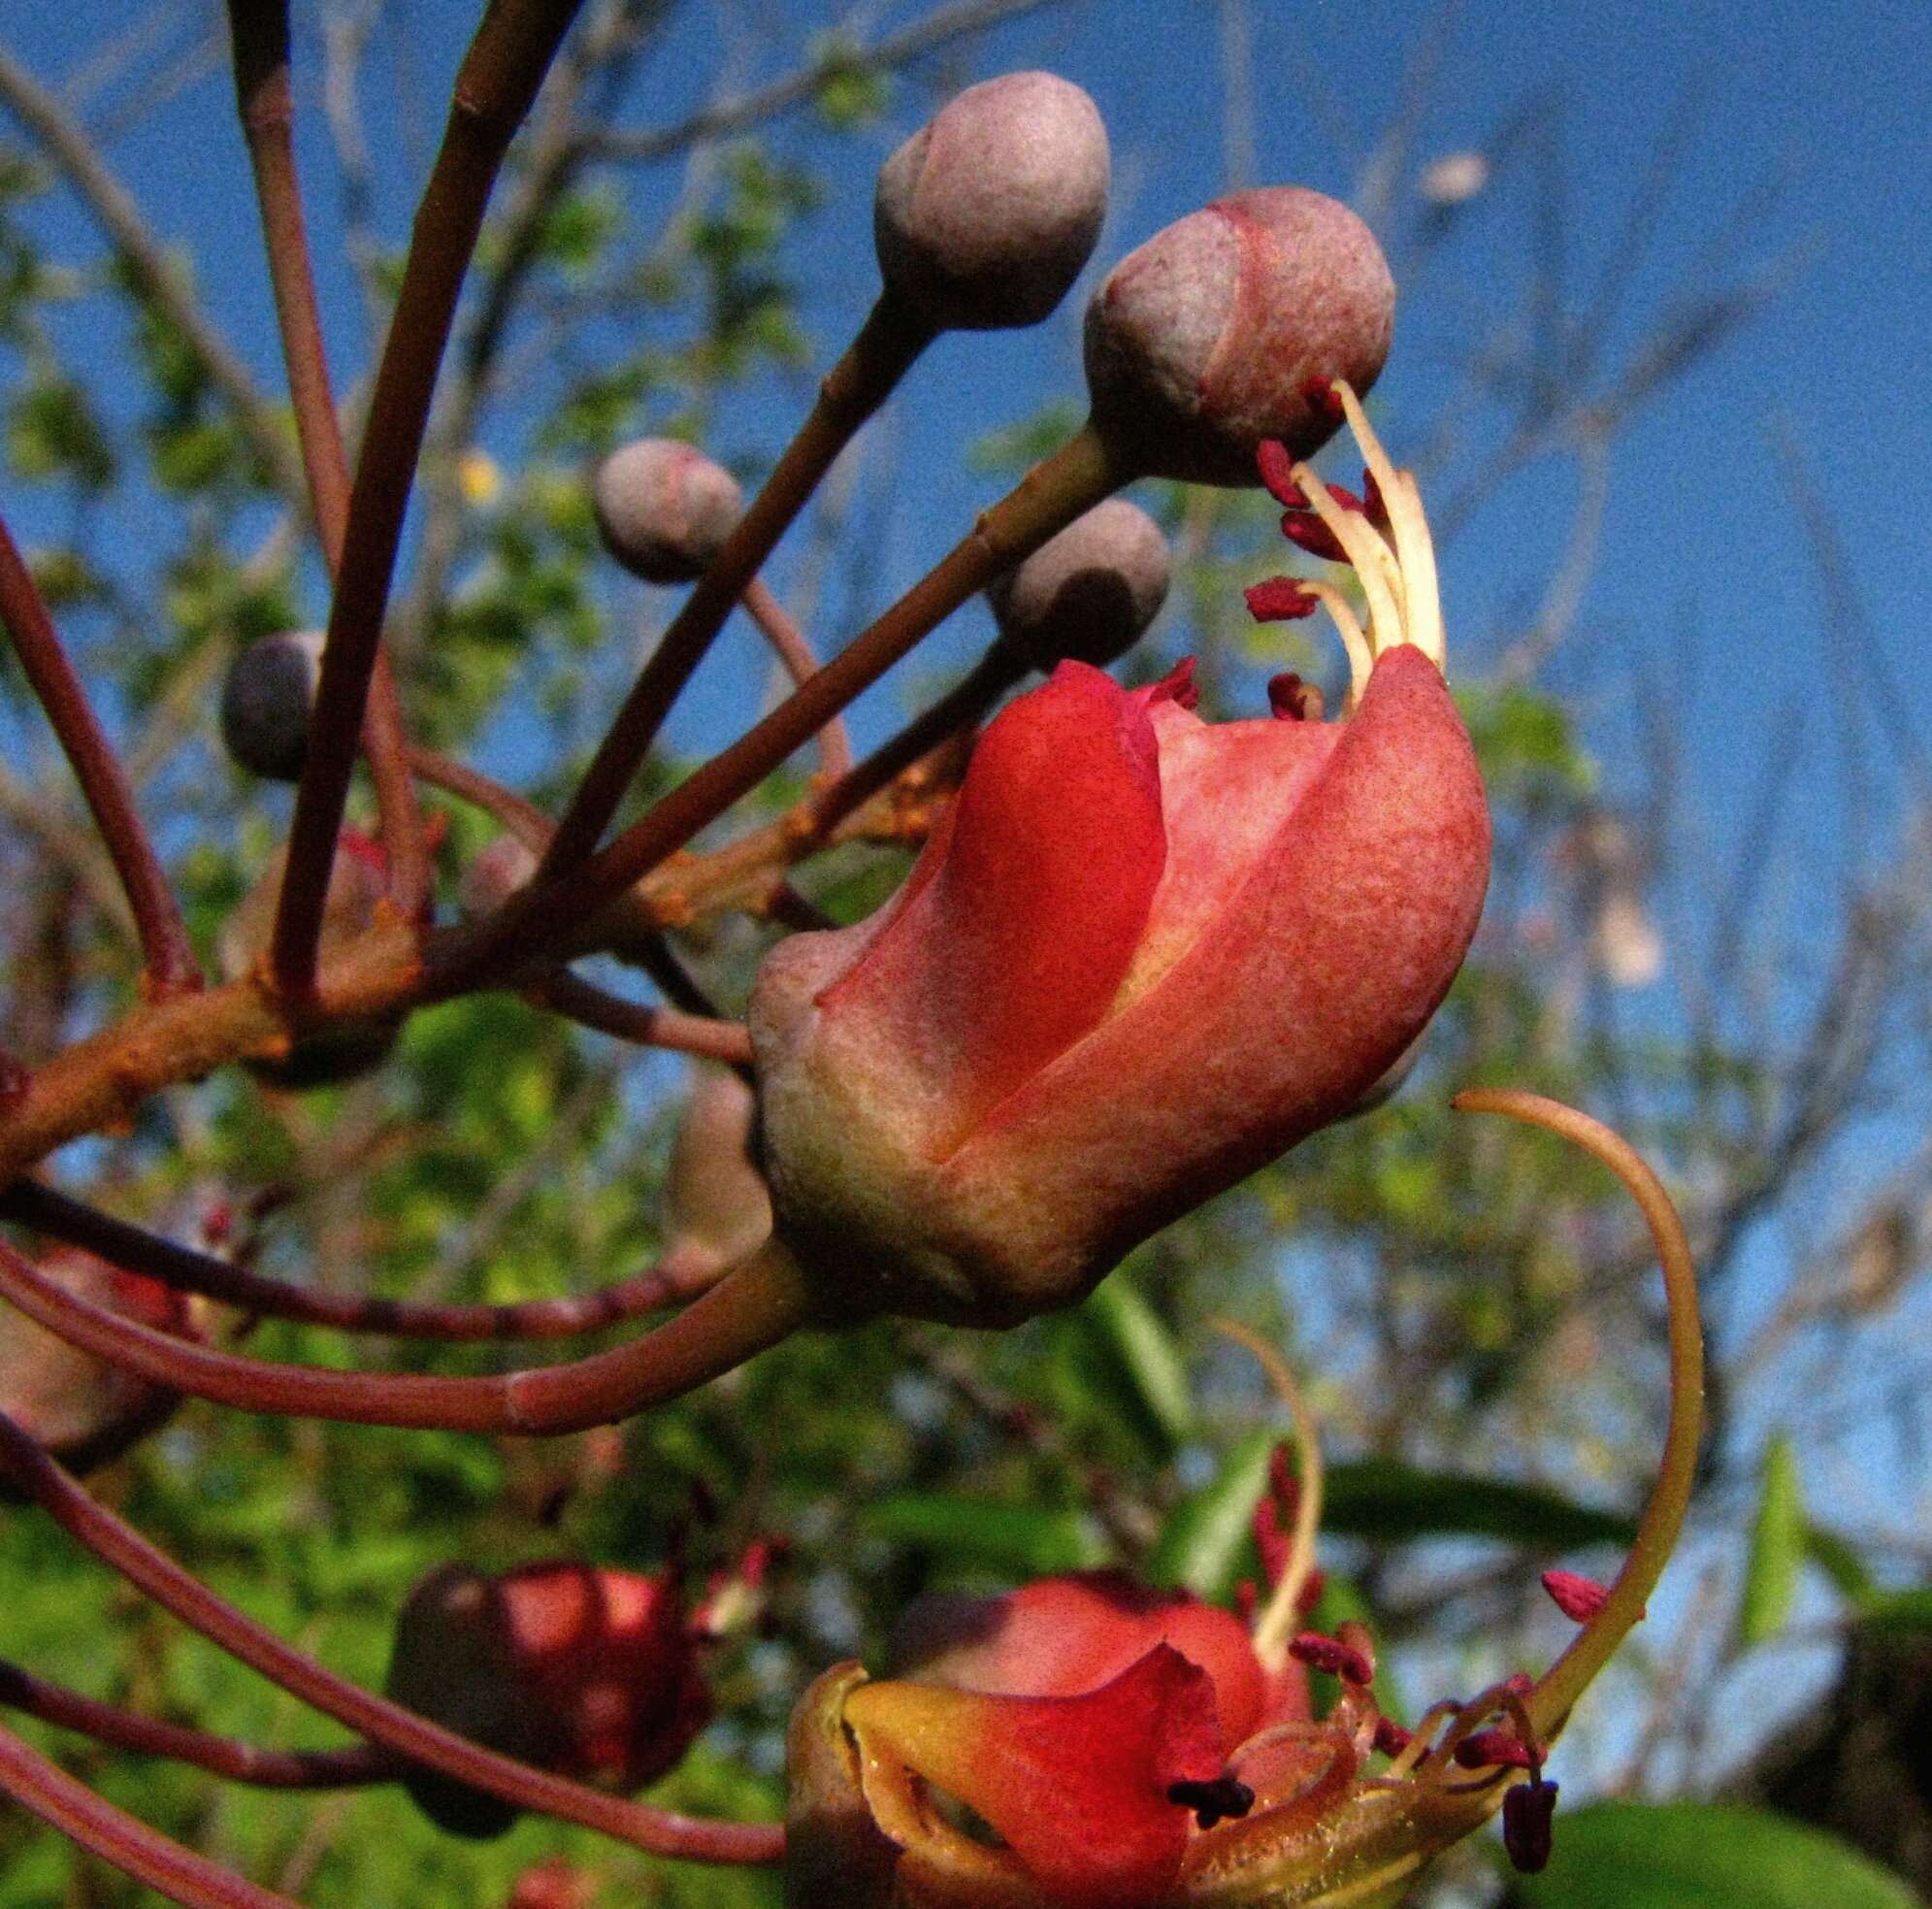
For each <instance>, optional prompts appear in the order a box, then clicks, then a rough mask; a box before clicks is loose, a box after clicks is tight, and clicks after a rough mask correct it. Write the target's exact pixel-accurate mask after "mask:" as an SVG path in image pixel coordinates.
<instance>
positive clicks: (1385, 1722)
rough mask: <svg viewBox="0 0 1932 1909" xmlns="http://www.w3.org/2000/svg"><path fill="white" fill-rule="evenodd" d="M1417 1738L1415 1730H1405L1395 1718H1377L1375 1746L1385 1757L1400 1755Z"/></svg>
mask: <svg viewBox="0 0 1932 1909" xmlns="http://www.w3.org/2000/svg"><path fill="white" fill-rule="evenodd" d="M1415 1740H1416V1733H1415V1731H1414V1730H1405V1729H1404V1728H1402V1727H1401V1725H1400V1724H1398V1723H1397V1722H1396V1721H1395V1720H1394V1718H1392V1717H1378V1718H1376V1720H1375V1747H1376V1749H1378V1750H1379V1751H1381V1753H1382V1754H1383V1755H1384V1756H1385V1757H1399V1756H1400V1755H1401V1754H1402V1752H1403V1751H1405V1750H1406V1749H1408V1747H1409V1745H1410V1744H1412V1743H1413V1742H1415Z"/></svg>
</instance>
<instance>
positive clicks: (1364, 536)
mask: <svg viewBox="0 0 1932 1909" xmlns="http://www.w3.org/2000/svg"><path fill="white" fill-rule="evenodd" d="M1294 480H1295V482H1296V483H1298V484H1299V485H1300V486H1301V489H1302V493H1303V495H1304V496H1305V497H1306V498H1307V499H1308V508H1309V509H1310V510H1313V511H1314V512H1315V514H1316V515H1317V516H1318V517H1320V518H1321V519H1322V521H1323V523H1325V524H1326V526H1327V527H1328V529H1329V530H1330V531H1332V532H1333V533H1334V537H1335V542H1336V543H1339V544H1340V545H1341V546H1342V548H1343V549H1344V550H1346V551H1347V552H1348V557H1349V562H1350V564H1351V565H1353V566H1354V569H1355V574H1356V575H1357V576H1359V578H1360V579H1361V587H1362V592H1363V594H1364V595H1365V596H1366V597H1367V598H1368V638H1369V643H1370V645H1371V647H1373V649H1374V650H1375V652H1376V654H1377V655H1380V654H1381V653H1382V651H1384V650H1385V649H1392V648H1393V647H1394V646H1395V645H1396V644H1397V643H1399V642H1403V641H1404V640H1405V634H1406V630H1407V625H1406V624H1405V623H1404V621H1403V618H1402V573H1401V569H1400V567H1399V566H1398V565H1397V564H1396V562H1395V553H1394V551H1392V549H1391V548H1390V547H1389V545H1388V543H1387V542H1386V541H1385V540H1384V538H1383V536H1382V533H1381V532H1380V531H1379V530H1377V529H1376V528H1375V526H1374V525H1373V524H1371V523H1370V522H1369V521H1368V519H1367V518H1366V517H1365V516H1363V515H1362V514H1361V512H1360V511H1359V510H1349V509H1348V508H1347V507H1346V506H1345V505H1343V504H1341V503H1338V502H1337V501H1336V499H1335V497H1334V495H1333V494H1332V493H1331V492H1330V491H1329V489H1328V486H1327V485H1326V483H1324V482H1323V481H1322V479H1321V478H1320V477H1317V476H1316V475H1315V472H1314V469H1313V467H1312V466H1310V465H1306V464H1297V465H1296V466H1295V467H1294Z"/></svg>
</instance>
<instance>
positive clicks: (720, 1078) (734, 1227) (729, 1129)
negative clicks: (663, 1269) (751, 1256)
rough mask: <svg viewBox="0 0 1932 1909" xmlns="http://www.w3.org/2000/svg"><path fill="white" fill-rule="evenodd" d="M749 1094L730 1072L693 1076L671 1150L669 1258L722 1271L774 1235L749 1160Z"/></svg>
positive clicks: (708, 1070) (766, 1198) (761, 1181)
mask: <svg viewBox="0 0 1932 1909" xmlns="http://www.w3.org/2000/svg"><path fill="white" fill-rule="evenodd" d="M755 1111H756V1107H755V1103H754V1102H753V1100H752V1095H751V1089H750V1088H749V1087H747V1086H746V1085H745V1084H744V1082H743V1081H741V1080H740V1079H739V1078H738V1077H737V1074H735V1073H733V1072H732V1070H730V1069H729V1068H720V1067H706V1066H703V1065H700V1066H697V1067H694V1068H693V1069H692V1078H691V1091H690V1094H689V1095H688V1096H687V1098H686V1100H685V1103H684V1109H683V1112H682V1113H681V1114H680V1115H679V1117H678V1122H677V1132H676V1134H675V1135H674V1136H673V1137H672V1139H671V1174H670V1178H669V1179H668V1181H667V1182H666V1185H665V1202H664V1203H665V1216H664V1217H665V1230H666V1233H667V1234H668V1241H667V1243H668V1244H669V1246H670V1247H671V1250H672V1251H674V1252H675V1251H682V1252H686V1253H689V1252H693V1251H696V1252H700V1253H703V1254H704V1255H705V1256H706V1257H707V1258H709V1259H711V1260H714V1261H715V1263H716V1264H717V1265H718V1266H721V1267H724V1266H729V1265H731V1264H732V1262H733V1261H735V1260H738V1259H742V1258H743V1257H744V1255H745V1254H746V1253H748V1252H750V1251H751V1249H752V1248H753V1247H754V1246H756V1245H757V1244H758V1243H759V1241H760V1240H762V1239H763V1238H764V1237H765V1235H766V1234H769V1233H770V1231H771V1198H770V1194H769V1193H768V1192H767V1191H766V1187H765V1178H764V1175H763V1174H761V1173H760V1172H759V1170H758V1168H756V1167H755V1166H753V1165H752V1160H751V1123H752V1116H753V1114H754V1112H755Z"/></svg>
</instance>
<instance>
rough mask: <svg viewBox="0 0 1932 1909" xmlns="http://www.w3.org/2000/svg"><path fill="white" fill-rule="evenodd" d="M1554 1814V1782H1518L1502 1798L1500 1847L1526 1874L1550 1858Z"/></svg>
mask: <svg viewBox="0 0 1932 1909" xmlns="http://www.w3.org/2000/svg"><path fill="white" fill-rule="evenodd" d="M1555 1815H1556V1786H1555V1784H1554V1783H1544V1782H1542V1781H1541V1780H1540V1779H1539V1780H1538V1781H1537V1782H1534V1783H1519V1784H1518V1785H1517V1786H1516V1788H1515V1789H1514V1790H1512V1791H1511V1792H1510V1793H1509V1794H1508V1795H1506V1796H1505V1797H1504V1798H1503V1848H1504V1849H1505V1850H1506V1851H1508V1853H1509V1860H1510V1862H1511V1864H1512V1865H1513V1866H1514V1867H1515V1868H1517V1869H1519V1870H1521V1871H1522V1872H1523V1874H1524V1875H1525V1876H1533V1875H1535V1874H1536V1872H1537V1871H1538V1870H1539V1869H1541V1868H1542V1867H1543V1865H1544V1864H1545V1863H1546V1862H1548V1861H1549V1860H1550V1847H1551V1842H1552V1829H1553V1825H1554V1822H1555Z"/></svg>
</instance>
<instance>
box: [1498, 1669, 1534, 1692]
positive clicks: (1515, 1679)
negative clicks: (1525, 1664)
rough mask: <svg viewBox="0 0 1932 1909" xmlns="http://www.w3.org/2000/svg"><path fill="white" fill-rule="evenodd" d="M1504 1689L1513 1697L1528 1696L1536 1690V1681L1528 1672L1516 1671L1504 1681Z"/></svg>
mask: <svg viewBox="0 0 1932 1909" xmlns="http://www.w3.org/2000/svg"><path fill="white" fill-rule="evenodd" d="M1502 1687H1503V1689H1504V1690H1506V1691H1507V1692H1508V1693H1509V1694H1510V1695H1511V1696H1527V1695H1529V1693H1530V1692H1531V1691H1533V1690H1534V1689H1535V1688H1536V1679H1535V1678H1534V1677H1532V1676H1531V1675H1530V1674H1529V1672H1528V1671H1526V1670H1515V1671H1512V1672H1511V1673H1510V1674H1509V1675H1508V1676H1507V1677H1505V1678H1504V1679H1503V1683H1502Z"/></svg>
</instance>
